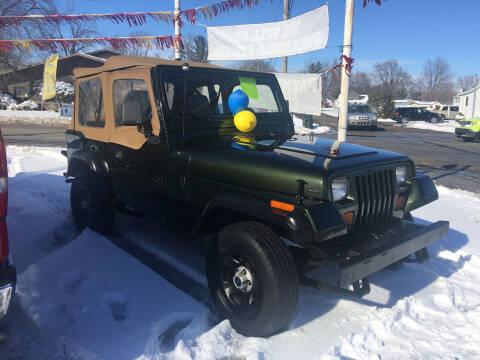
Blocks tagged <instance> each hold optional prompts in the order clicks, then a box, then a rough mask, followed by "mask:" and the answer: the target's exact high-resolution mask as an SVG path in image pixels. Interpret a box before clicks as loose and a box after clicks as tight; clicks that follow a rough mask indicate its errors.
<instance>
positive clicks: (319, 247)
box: [64, 56, 449, 336]
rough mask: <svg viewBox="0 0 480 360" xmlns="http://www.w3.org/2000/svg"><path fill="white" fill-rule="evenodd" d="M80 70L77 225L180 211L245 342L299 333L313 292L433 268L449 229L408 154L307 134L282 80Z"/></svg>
mask: <svg viewBox="0 0 480 360" xmlns="http://www.w3.org/2000/svg"><path fill="white" fill-rule="evenodd" d="M74 74H75V110H74V116H73V118H72V122H71V125H70V127H69V129H68V131H67V136H66V137H67V150H66V151H65V152H64V154H65V155H66V156H67V157H68V170H67V173H66V174H65V175H66V181H67V182H69V183H71V184H72V186H71V190H70V191H71V192H70V201H71V208H72V215H73V219H74V221H75V223H76V225H77V227H78V228H79V229H80V230H83V229H84V228H86V227H89V228H91V229H93V230H95V231H98V232H101V233H109V232H111V231H112V228H113V227H114V219H115V214H116V213H117V212H118V211H122V212H128V213H135V214H142V213H144V214H151V215H157V214H158V215H160V216H162V217H165V214H167V215H168V216H169V218H172V217H174V219H175V224H178V223H179V222H180V223H181V224H182V225H181V227H180V229H181V230H182V231H184V232H185V234H191V235H192V236H193V239H194V240H195V241H197V240H202V239H206V240H210V242H209V245H208V246H207V248H205V249H204V250H205V256H206V257H205V259H206V277H207V281H208V287H209V290H210V293H211V296H212V298H213V300H214V302H215V304H216V305H217V308H218V312H219V313H220V315H221V316H223V317H225V318H227V319H229V320H230V322H231V324H232V326H233V327H234V328H235V329H236V330H237V331H238V332H240V333H242V334H244V335H248V336H269V335H272V334H275V333H278V332H279V331H281V330H282V329H284V328H286V327H287V326H288V325H289V324H290V321H291V319H292V318H293V316H294V315H295V313H296V309H297V305H298V294H299V286H300V284H303V285H305V286H310V287H314V288H315V289H318V290H329V291H335V292H340V293H342V294H344V295H345V294H348V295H356V296H362V295H365V294H367V293H368V292H369V291H370V285H369V280H368V277H369V276H370V275H371V274H373V273H375V272H377V271H379V270H381V269H384V268H385V267H390V266H391V265H395V266H396V265H397V264H399V263H401V262H405V261H409V262H413V261H415V262H423V261H425V260H426V259H427V257H428V254H427V250H426V247H427V246H428V245H429V244H431V243H433V242H435V241H437V240H439V239H441V238H442V237H444V236H445V235H446V234H447V233H448V228H449V224H448V222H447V221H437V222H434V223H431V224H428V225H423V224H418V223H415V222H414V221H413V218H412V216H411V215H410V212H411V211H412V210H415V209H417V208H419V207H422V206H424V205H426V204H428V203H430V202H432V201H434V200H436V199H437V198H438V193H437V190H436V188H435V185H434V184H433V182H432V180H431V179H430V177H428V176H426V175H424V174H421V173H420V172H417V171H416V169H415V164H414V163H413V161H412V160H411V159H410V158H408V157H407V156H405V155H401V154H397V153H393V152H388V151H383V150H378V149H372V148H368V147H364V146H358V145H354V144H349V143H339V142H335V141H333V140H329V139H324V138H320V137H314V136H306V137H302V136H296V135H295V131H294V125H293V121H292V117H291V116H290V112H289V107H288V103H287V102H286V101H285V99H284V97H283V94H282V92H281V89H280V86H279V83H278V81H277V79H276V77H275V75H274V74H268V73H259V72H248V71H239V70H233V69H226V68H222V67H218V66H215V65H212V64H203V63H193V62H192V63H183V62H178V61H168V60H163V59H159V58H147V57H130V56H112V57H111V58H109V59H108V60H107V61H106V62H105V64H104V65H103V66H102V67H98V68H77V69H75V70H74ZM125 210H128V211H125ZM158 229H159V230H158V231H159V232H161V231H162V226H161V225H160V221H159V225H158ZM212 235H213V236H212ZM161 238H162V235H161V234H159V241H161ZM195 248H196V249H198V247H195ZM92 252H95V249H92ZM177 255H178V256H182V254H177ZM105 261H108V259H105ZM318 268H324V270H325V272H324V273H325V274H326V275H328V276H325V277H321V278H318V277H314V276H312V274H311V273H312V270H315V269H318ZM138 281H139V283H141V282H142V279H138ZM352 285H353V290H352V288H351V286H352ZM158 306H162V304H158ZM146 326H149V325H147V324H146Z"/></svg>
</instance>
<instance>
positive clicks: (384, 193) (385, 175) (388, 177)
mask: <svg viewBox="0 0 480 360" xmlns="http://www.w3.org/2000/svg"><path fill="white" fill-rule="evenodd" d="M354 181H355V185H356V188H357V204H358V212H357V217H356V220H355V227H356V229H359V230H369V229H371V228H373V227H375V226H377V225H381V224H386V223H389V222H390V221H391V219H392V215H393V203H394V200H395V186H396V181H395V169H384V170H381V171H375V172H370V173H366V174H362V175H357V176H355V177H354Z"/></svg>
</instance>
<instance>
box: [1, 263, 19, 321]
mask: <svg viewBox="0 0 480 360" xmlns="http://www.w3.org/2000/svg"><path fill="white" fill-rule="evenodd" d="M16 283H17V273H16V268H15V263H14V262H13V258H12V257H11V256H9V257H8V258H7V259H6V260H5V261H4V262H3V263H2V264H0V319H2V318H3V317H5V315H7V313H8V309H9V308H10V304H11V303H12V301H13V297H14V295H15V286H16Z"/></svg>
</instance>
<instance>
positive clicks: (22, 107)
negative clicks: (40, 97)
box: [7, 100, 40, 110]
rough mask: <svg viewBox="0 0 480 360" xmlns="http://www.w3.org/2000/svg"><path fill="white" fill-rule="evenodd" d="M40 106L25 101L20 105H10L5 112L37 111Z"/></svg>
mask: <svg viewBox="0 0 480 360" xmlns="http://www.w3.org/2000/svg"><path fill="white" fill-rule="evenodd" d="M39 108H40V106H39V105H38V104H37V103H36V102H35V101H32V100H26V101H24V102H22V103H20V104H13V103H12V104H10V105H9V106H8V107H7V110H37V109H39Z"/></svg>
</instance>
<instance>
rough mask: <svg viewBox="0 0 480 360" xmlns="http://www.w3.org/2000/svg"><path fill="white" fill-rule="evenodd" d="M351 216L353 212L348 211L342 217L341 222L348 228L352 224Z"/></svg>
mask: <svg viewBox="0 0 480 360" xmlns="http://www.w3.org/2000/svg"><path fill="white" fill-rule="evenodd" d="M353 214H354V212H353V211H349V212H346V213H345V214H343V215H342V217H343V221H345V223H346V224H347V225H348V226H350V225H352V223H353Z"/></svg>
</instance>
